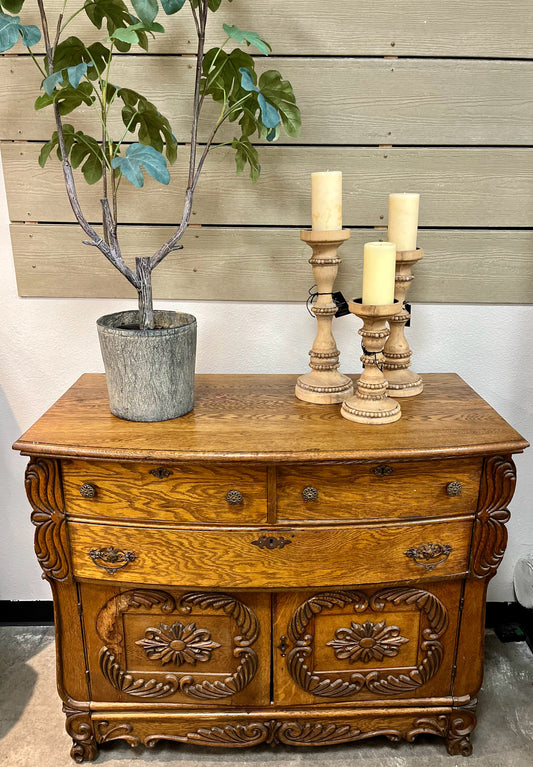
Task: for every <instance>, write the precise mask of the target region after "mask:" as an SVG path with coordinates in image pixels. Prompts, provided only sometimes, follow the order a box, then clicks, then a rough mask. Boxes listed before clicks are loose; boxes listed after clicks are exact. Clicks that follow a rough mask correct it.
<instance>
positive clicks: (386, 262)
mask: <svg viewBox="0 0 533 767" xmlns="http://www.w3.org/2000/svg"><path fill="white" fill-rule="evenodd" d="M395 274H396V245H395V244H394V242H367V243H366V245H365V250H364V257H363V304H367V305H372V306H381V305H383V304H393V303H394V278H395Z"/></svg>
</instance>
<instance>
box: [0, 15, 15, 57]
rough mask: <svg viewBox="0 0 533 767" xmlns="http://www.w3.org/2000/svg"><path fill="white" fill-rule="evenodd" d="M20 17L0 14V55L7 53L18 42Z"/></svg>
mask: <svg viewBox="0 0 533 767" xmlns="http://www.w3.org/2000/svg"><path fill="white" fill-rule="evenodd" d="M19 35H20V17H19V16H8V15H7V14H5V13H0V53H3V52H4V51H8V50H9V49H10V48H12V47H13V46H14V45H16V43H17V42H18V39H19Z"/></svg>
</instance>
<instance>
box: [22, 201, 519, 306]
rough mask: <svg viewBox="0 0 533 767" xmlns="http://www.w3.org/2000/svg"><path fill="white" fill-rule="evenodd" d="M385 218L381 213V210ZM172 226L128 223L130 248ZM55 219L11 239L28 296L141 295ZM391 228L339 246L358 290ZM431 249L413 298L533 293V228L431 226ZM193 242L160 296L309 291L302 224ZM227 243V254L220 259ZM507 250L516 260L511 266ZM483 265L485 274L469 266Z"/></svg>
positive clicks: (159, 285)
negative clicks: (373, 248)
mask: <svg viewBox="0 0 533 767" xmlns="http://www.w3.org/2000/svg"><path fill="white" fill-rule="evenodd" d="M378 218H379V216H378ZM172 231H173V229H172V228H170V227H166V226H161V227H159V226H126V227H122V229H121V240H122V246H123V253H124V254H125V256H126V260H127V261H128V262H129V264H130V266H132V265H134V264H135V258H137V257H141V256H145V255H146V254H147V253H155V251H156V250H157V248H158V247H159V246H160V245H161V243H162V242H163V241H164V240H165V239H167V238H168V237H170V235H171V234H172ZM59 235H60V238H59V239H60V247H58V228H57V227H56V226H53V225H50V224H39V225H37V224H22V223H15V224H12V225H11V239H12V241H13V247H14V257H15V264H16V270H17V284H18V292H19V295H21V296H59V297H65V298H68V297H70V296H75V297H79V298H85V297H87V298H88V297H91V296H96V295H97V296H100V297H102V298H117V297H118V298H132V297H133V289H132V287H131V286H130V285H129V283H128V282H126V280H124V279H123V278H122V276H121V275H120V274H119V273H118V272H117V270H116V269H114V268H113V267H112V265H111V264H110V263H109V262H108V261H107V260H106V259H105V258H103V257H102V258H99V257H97V255H95V253H93V250H92V248H88V247H86V246H85V245H83V244H82V239H83V234H82V232H81V230H80V229H79V227H78V226H76V225H74V224H72V225H71V224H62V225H61V229H60V230H59ZM384 236H385V230H384V229H377V230H376V229H368V228H367V229H352V232H351V237H350V241H349V243H347V244H346V245H344V246H343V249H342V251H340V252H339V255H340V256H342V259H343V262H342V264H341V265H340V268H339V275H338V277H337V280H336V282H335V286H336V288H338V289H339V290H340V291H341V292H342V293H343V294H344V295H345V296H352V295H354V292H356V291H357V290H358V289H359V287H360V285H361V281H362V262H361V258H360V256H359V254H360V253H362V251H363V245H364V243H365V242H369V241H372V240H374V239H376V238H378V239H379V238H381V237H384ZM419 242H420V243H423V245H424V248H425V249H426V252H427V256H426V258H424V259H423V260H422V261H421V262H420V263H419V264H417V267H416V274H415V280H414V282H413V284H412V287H411V289H410V292H409V297H410V298H411V299H412V300H413V301H426V302H432V303H456V302H459V301H467V302H476V303H483V304H491V303H497V302H498V301H501V302H505V303H529V302H530V301H533V259H532V258H531V252H532V250H533V232H532V231H530V230H512V229H511V230H506V231H500V230H497V231H491V230H488V229H482V230H459V229H452V230H449V229H426V230H421V231H420V232H419ZM184 246H185V251H184V252H183V253H179V254H174V255H172V256H171V257H170V258H167V259H166V260H165V261H164V262H163V263H162V264H161V266H160V267H159V268H158V269H156V270H155V271H154V273H153V290H154V295H155V296H156V297H157V298H159V299H164V298H173V299H176V298H182V299H189V300H190V299H193V298H194V299H212V298H214V297H216V298H217V300H220V301H222V300H226V301H238V300H247V299H248V298H249V297H250V291H251V290H252V289H253V292H254V295H255V293H257V295H260V296H262V299H263V300H264V301H299V302H302V303H303V301H304V300H305V299H306V297H307V295H308V290H309V287H310V281H311V270H310V269H309V270H306V266H305V265H306V264H307V259H308V256H309V251H308V249H307V246H306V245H305V243H303V242H302V241H301V240H300V237H299V233H298V230H297V229H292V228H291V229H281V228H270V227H269V228H257V227H250V228H238V227H236V228H231V227H204V228H202V229H201V231H199V230H198V228H197V227H195V228H193V229H190V230H189V232H188V233H187V234H186V236H185V238H184ZM215 250H216V251H217V252H218V254H219V257H218V258H217V259H213V258H212V253H213V252H214V251H215ZM502 259H505V263H506V265H507V268H506V269H503V270H502V268H501V265H502ZM474 271H475V272H476V275H477V276H476V279H475V280H472V279H470V278H469V275H470V274H471V273H472V272H474Z"/></svg>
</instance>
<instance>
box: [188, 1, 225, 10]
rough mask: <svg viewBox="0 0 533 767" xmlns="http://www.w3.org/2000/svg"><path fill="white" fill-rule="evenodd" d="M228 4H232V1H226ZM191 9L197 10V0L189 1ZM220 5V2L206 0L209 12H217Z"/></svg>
mask: <svg viewBox="0 0 533 767" xmlns="http://www.w3.org/2000/svg"><path fill="white" fill-rule="evenodd" d="M228 2H229V3H231V2H233V0H228ZM191 3H192V7H193V8H198V0H191ZM221 3H222V0H208V3H207V7H208V8H209V10H210V11H213V12H215V11H218V9H219V8H220V4H221Z"/></svg>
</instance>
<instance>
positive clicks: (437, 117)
mask: <svg viewBox="0 0 533 767" xmlns="http://www.w3.org/2000/svg"><path fill="white" fill-rule="evenodd" d="M257 69H258V71H259V72H261V71H262V70H266V69H276V70H281V71H282V72H283V76H284V77H287V78H288V79H289V80H290V82H291V83H292V85H293V88H294V92H295V93H296V94H297V98H298V105H299V107H300V109H301V112H302V133H301V136H300V137H299V138H298V143H299V144H320V143H329V144H337V145H353V144H411V145H412V144H415V145H426V146H430V145H435V144H436V145H460V146H465V145H472V146H477V145H480V144H492V145H500V146H513V145H514V146H520V145H523V144H527V143H529V139H530V137H531V130H530V125H531V121H532V120H533V99H531V98H527V97H526V98H524V94H529V95H531V94H533V68H532V67H531V65H530V63H529V62H523V61H501V60H499V61H493V60H475V59H470V58H469V59H460V60H442V59H418V58H416V59H394V60H390V59H385V58H379V59H371V58H350V59H347V58H327V57H325V58H318V59H308V58H299V57H294V58H290V59H280V58H278V57H276V56H272V57H269V58H268V60H267V61H260V62H258V63H257ZM40 82H41V76H40V74H39V72H38V71H37V70H36V68H35V65H34V63H33V61H32V60H31V59H29V58H18V59H16V60H14V59H12V58H0V99H1V101H2V103H3V104H4V108H3V109H2V112H1V114H0V137H1V138H2V139H4V140H26V141H36V140H42V139H43V138H44V137H48V136H51V135H52V132H53V130H54V117H53V113H52V112H51V110H43V112H40V113H39V114H38V115H37V117H36V115H35V110H34V108H33V103H34V101H35V99H36V98H37V96H38V95H39V92H40V91H39V86H40ZM113 83H115V84H116V85H121V86H125V87H134V88H135V90H137V91H139V92H140V93H145V94H149V95H150V100H151V101H153V103H154V104H155V105H156V106H157V107H158V109H159V110H160V111H161V112H162V114H164V115H165V116H166V117H168V119H169V120H170V123H171V125H172V129H173V132H174V134H175V135H176V138H177V140H178V141H179V142H180V143H183V142H186V141H189V140H190V125H191V119H192V112H191V110H192V101H191V98H190V94H191V93H192V91H193V85H194V61H193V60H191V59H188V58H186V57H174V56H130V57H127V56H119V57H118V60H117V62H116V64H115V65H114V67H113ZM169 83H172V86H171V87H169ZM333 83H334V84H335V86H334V87H332V84H333ZM346 94H349V98H347V96H346ZM375 94H379V98H376V96H375ZM465 103H468V108H465ZM218 111H219V107H218V106H217V105H216V104H215V103H212V102H211V101H209V102H206V105H205V108H204V109H203V110H202V118H201V121H200V134H199V136H200V141H205V140H206V139H207V137H208V136H209V135H210V133H211V130H212V126H213V124H214V123H215V122H216V119H217V116H218ZM114 114H115V118H114V120H113V119H112V120H111V124H110V131H111V135H114V136H115V135H116V136H121V135H122V133H123V130H124V126H123V124H122V121H121V118H120V110H119V109H116V110H115V112H114ZM112 115H113V112H112ZM73 119H75V124H76V128H77V129H81V130H83V131H85V132H89V133H91V134H92V135H96V136H98V135H99V132H98V131H99V121H98V116H97V114H96V111H95V110H93V109H92V108H91V107H83V108H81V107H80V109H79V110H76V115H75V118H73ZM65 122H68V119H65ZM237 130H238V129H237ZM234 135H237V136H238V135H239V133H236V129H235V126H233V125H231V124H228V125H227V127H224V128H223V129H221V131H220V135H219V137H217V138H219V140H221V141H227V140H228V139H230V140H231V138H232V137H233V136H234ZM326 137H327V141H326ZM279 143H281V144H285V143H289V144H291V143H294V139H291V138H287V137H286V136H285V135H284V134H283V133H282V136H281V137H280V140H279ZM274 151H276V148H274ZM183 154H185V152H184V153H183Z"/></svg>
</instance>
